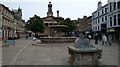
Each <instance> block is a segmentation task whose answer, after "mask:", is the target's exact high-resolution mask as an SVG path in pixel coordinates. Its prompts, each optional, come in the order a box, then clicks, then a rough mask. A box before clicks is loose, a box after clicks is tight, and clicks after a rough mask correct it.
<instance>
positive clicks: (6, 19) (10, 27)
mask: <svg viewBox="0 0 120 67" xmlns="http://www.w3.org/2000/svg"><path fill="white" fill-rule="evenodd" d="M0 8H1V9H0V20H1V22H0V24H1V25H0V29H1V31H2V33H1V34H0V35H1V36H0V37H1V39H2V38H9V37H15V35H16V33H15V30H16V26H20V27H17V29H18V30H20V29H21V28H22V31H24V21H23V20H22V16H20V19H19V20H18V19H17V20H16V18H17V17H16V15H15V13H14V12H13V11H11V10H10V9H9V8H8V7H6V6H5V5H3V4H0ZM18 10H20V8H19V9H18ZM17 23H18V24H17Z"/></svg>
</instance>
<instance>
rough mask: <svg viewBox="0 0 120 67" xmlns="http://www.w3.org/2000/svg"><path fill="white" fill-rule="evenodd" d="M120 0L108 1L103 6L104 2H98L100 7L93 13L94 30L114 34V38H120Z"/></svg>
mask: <svg viewBox="0 0 120 67" xmlns="http://www.w3.org/2000/svg"><path fill="white" fill-rule="evenodd" d="M119 19H120V1H118V2H108V3H107V4H106V5H104V6H102V2H101V1H99V2H98V8H97V10H96V11H95V12H93V13H92V31H93V32H94V33H98V34H99V35H100V37H101V36H102V34H108V36H112V39H113V40H120V30H119V29H120V20H119Z"/></svg>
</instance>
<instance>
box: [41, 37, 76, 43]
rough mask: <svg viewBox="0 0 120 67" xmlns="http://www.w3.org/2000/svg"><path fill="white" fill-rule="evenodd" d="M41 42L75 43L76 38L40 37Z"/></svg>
mask: <svg viewBox="0 0 120 67" xmlns="http://www.w3.org/2000/svg"><path fill="white" fill-rule="evenodd" d="M40 40H41V42H45V43H61V42H62V43H64V42H75V40H76V37H40Z"/></svg>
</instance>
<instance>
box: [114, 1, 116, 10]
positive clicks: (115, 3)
mask: <svg viewBox="0 0 120 67" xmlns="http://www.w3.org/2000/svg"><path fill="white" fill-rule="evenodd" d="M114 10H116V2H114Z"/></svg>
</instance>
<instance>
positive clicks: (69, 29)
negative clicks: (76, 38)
mask: <svg viewBox="0 0 120 67" xmlns="http://www.w3.org/2000/svg"><path fill="white" fill-rule="evenodd" d="M60 25H66V26H67V28H66V29H64V30H63V31H64V32H72V31H73V30H74V29H75V23H74V22H73V21H71V20H70V18H66V19H65V20H63V21H61V22H60Z"/></svg>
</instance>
